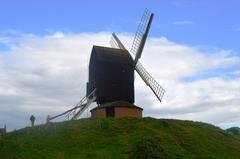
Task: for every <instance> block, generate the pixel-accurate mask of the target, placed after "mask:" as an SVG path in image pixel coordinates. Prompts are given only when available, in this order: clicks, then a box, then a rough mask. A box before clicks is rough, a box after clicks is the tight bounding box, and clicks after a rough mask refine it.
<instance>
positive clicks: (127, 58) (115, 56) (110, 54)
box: [93, 46, 134, 65]
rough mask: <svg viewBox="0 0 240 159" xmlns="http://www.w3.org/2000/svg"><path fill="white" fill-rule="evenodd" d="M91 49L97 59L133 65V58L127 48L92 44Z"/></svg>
mask: <svg viewBox="0 0 240 159" xmlns="http://www.w3.org/2000/svg"><path fill="white" fill-rule="evenodd" d="M93 50H94V51H95V53H96V54H97V57H98V60H100V61H107V62H114V63H115V62H117V63H127V64H131V65H134V61H133V58H132V56H131V55H130V54H129V52H128V51H127V50H123V49H116V48H110V47H103V46H93Z"/></svg>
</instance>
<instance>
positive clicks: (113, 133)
mask: <svg viewBox="0 0 240 159" xmlns="http://www.w3.org/2000/svg"><path fill="white" fill-rule="evenodd" d="M0 158H1V159H30V158H34V159H47V158H57V159H68V158H69V159H70V158H73V159H82V158H97V159H99V158H103V159H110V158H114V159H120V158H138V159H141V158H143V159H147V158H159V159H215V158H216V159H239V158H240V140H238V139H236V138H234V137H232V136H231V135H230V134H228V133H227V132H225V131H224V130H221V129H219V128H217V127H214V126H212V125H209V124H205V123H201V122H192V121H181V120H167V119H153V118H116V119H114V118H107V119H106V118H105V119H82V120H77V121H67V122H61V123H54V124H53V123H52V124H48V125H40V126H35V127H33V128H24V129H21V130H17V131H15V132H11V133H8V134H6V135H5V136H2V137H0Z"/></svg>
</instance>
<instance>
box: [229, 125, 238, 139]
mask: <svg viewBox="0 0 240 159" xmlns="http://www.w3.org/2000/svg"><path fill="white" fill-rule="evenodd" d="M226 131H227V132H228V133H229V134H231V135H233V136H235V137H236V138H239V139H240V128H239V127H231V128H229V129H227V130H226Z"/></svg>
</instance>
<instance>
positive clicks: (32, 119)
mask: <svg viewBox="0 0 240 159" xmlns="http://www.w3.org/2000/svg"><path fill="white" fill-rule="evenodd" d="M30 120H31V124H32V127H33V126H34V122H35V117H34V116H33V115H31V116H30Z"/></svg>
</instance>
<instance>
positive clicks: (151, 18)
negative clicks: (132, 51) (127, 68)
mask: <svg viewBox="0 0 240 159" xmlns="http://www.w3.org/2000/svg"><path fill="white" fill-rule="evenodd" d="M153 16H154V14H153V13H151V15H150V19H149V21H148V24H147V28H146V31H145V32H144V34H143V36H142V39H141V42H140V45H139V48H138V50H137V53H136V57H135V60H134V61H135V63H137V62H138V60H139V59H140V58H141V56H142V51H143V48H144V45H145V42H146V40H147V36H148V33H149V30H150V27H151V24H152V20H153Z"/></svg>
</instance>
